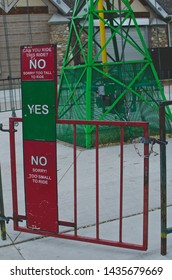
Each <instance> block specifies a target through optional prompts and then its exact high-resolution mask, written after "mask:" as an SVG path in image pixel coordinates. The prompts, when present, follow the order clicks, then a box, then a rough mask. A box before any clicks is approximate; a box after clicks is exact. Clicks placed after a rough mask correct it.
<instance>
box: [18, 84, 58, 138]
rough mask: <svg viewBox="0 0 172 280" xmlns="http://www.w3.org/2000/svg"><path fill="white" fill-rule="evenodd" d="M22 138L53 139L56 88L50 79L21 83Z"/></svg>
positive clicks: (54, 134) (54, 135)
mask: <svg viewBox="0 0 172 280" xmlns="http://www.w3.org/2000/svg"><path fill="white" fill-rule="evenodd" d="M22 92H23V93H24V94H23V96H22V107H23V138H24V140H40V141H55V139H56V103H55V100H56V90H55V84H54V82H52V81H46V82H43V81H34V82H23V83H22Z"/></svg>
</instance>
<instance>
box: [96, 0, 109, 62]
mask: <svg viewBox="0 0 172 280" xmlns="http://www.w3.org/2000/svg"><path fill="white" fill-rule="evenodd" d="M103 1H104V0H99V2H98V10H99V11H103ZM99 16H100V17H101V18H102V19H104V13H103V12H100V13H99ZM99 24H100V43H101V47H102V48H103V47H104V45H105V44H106V31H105V24H104V22H103V21H102V20H101V19H99ZM102 62H103V63H106V62H107V50H106V48H104V49H103V51H102Z"/></svg>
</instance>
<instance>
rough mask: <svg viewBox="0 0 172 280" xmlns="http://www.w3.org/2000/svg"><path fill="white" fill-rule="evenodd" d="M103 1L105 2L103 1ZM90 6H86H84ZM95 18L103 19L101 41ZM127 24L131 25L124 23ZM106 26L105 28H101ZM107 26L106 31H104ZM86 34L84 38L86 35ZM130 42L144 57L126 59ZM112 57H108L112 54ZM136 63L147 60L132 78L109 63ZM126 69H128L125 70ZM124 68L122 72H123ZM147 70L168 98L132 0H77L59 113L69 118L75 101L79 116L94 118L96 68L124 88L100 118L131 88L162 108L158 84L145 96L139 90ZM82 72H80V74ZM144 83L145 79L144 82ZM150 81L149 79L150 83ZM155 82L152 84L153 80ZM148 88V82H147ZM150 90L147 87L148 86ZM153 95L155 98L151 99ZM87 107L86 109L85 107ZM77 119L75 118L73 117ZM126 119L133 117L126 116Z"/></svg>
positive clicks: (65, 58) (102, 75) (61, 116)
mask: <svg viewBox="0 0 172 280" xmlns="http://www.w3.org/2000/svg"><path fill="white" fill-rule="evenodd" d="M99 3H101V4H100V5H99ZM85 6H86V7H87V9H85V10H83V8H84V7H85ZM102 6H103V9H101V10H100V7H102ZM94 20H97V21H99V25H100V35H101V37H102V40H101V43H100V44H99V42H98V41H97V40H96V35H97V30H96V29H95V28H94ZM132 23H134V26H135V29H136V32H137V34H138V37H139V39H140V44H141V46H139V45H138V43H137V42H136V41H134V39H133V38H132V37H131V36H130V28H131V27H132V26H133V25H132ZM125 25H127V29H125V28H124V26H125ZM101 26H102V28H101ZM105 27H108V28H109V29H110V30H111V36H110V38H108V39H107V40H106V34H105ZM103 30H104V31H103ZM117 36H119V37H120V38H121V41H122V42H123V43H122V52H121V54H120V47H119V46H118V43H117ZM83 38H84V39H83ZM110 42H113V46H114V55H113V57H112V55H110V54H109V53H108V51H107V46H108V44H109V43H110ZM127 44H130V45H131V46H132V47H133V48H134V51H136V53H141V54H142V56H143V59H140V60H132V61H126V60H125V48H126V47H127ZM93 45H96V46H98V48H99V51H98V53H97V54H95V53H94V48H93ZM100 56H102V62H99V63H98V62H97V60H98V58H99V57H100ZM109 57H110V59H111V60H112V61H108V58H109ZM136 63H140V64H143V67H141V69H140V70H138V71H137V72H136V73H135V76H134V78H133V79H131V81H130V82H128V81H126V80H125V79H126V78H125V73H120V75H121V77H123V78H122V79H121V78H120V79H119V78H118V77H114V75H112V74H111V73H110V72H109V71H108V67H116V68H120V66H124V65H126V66H127V64H131V65H133V67H134V65H135V64H136ZM71 70H73V73H74V75H75V71H77V70H80V76H79V77H78V80H77V82H76V84H75V86H74V85H72V83H71V82H70V79H71V74H70V75H68V71H71ZM123 71H124V70H123ZM123 71H122V72H123ZM147 71H151V72H152V76H153V77H154V81H152V82H153V84H154V87H155V88H156V89H157V90H158V91H159V93H160V96H161V98H160V99H161V100H165V95H164V91H163V88H162V85H161V83H160V81H159V78H158V76H157V73H156V70H155V67H154V65H153V62H152V59H151V56H150V54H149V51H148V49H147V46H146V43H145V41H144V39H143V36H142V33H141V31H140V28H139V26H138V24H137V21H136V19H135V16H134V13H133V11H132V9H131V6H130V1H129V0H121V1H116V0H115V1H113V0H112V1H109V0H104V1H102V0H90V1H85V0H82V1H81V0H76V1H75V6H74V11H73V16H72V19H71V25H70V31H69V38H68V44H67V48H66V54H65V57H64V63H63V67H62V74H61V78H60V84H59V91H58V92H59V93H58V95H59V96H58V99H59V107H58V117H59V118H60V119H63V118H67V117H66V116H65V113H66V112H67V110H69V109H68V106H69V104H71V103H72V104H73V106H75V107H76V111H77V112H78V116H79V118H80V119H86V120H91V119H92V111H91V107H92V106H91V105H92V104H91V102H92V98H93V95H94V92H93V87H94V86H95V83H96V81H95V79H94V77H93V72H95V73H98V75H100V76H101V77H102V81H103V80H105V83H107V81H109V82H110V83H112V84H116V85H117V86H118V87H120V88H121V93H120V95H119V96H118V97H117V98H116V99H115V101H114V102H113V103H112V104H111V105H110V106H109V107H108V108H107V109H106V111H105V112H103V113H102V115H101V116H100V118H99V119H101V120H105V119H106V116H107V115H108V114H110V112H111V111H112V110H113V109H114V108H115V106H116V105H117V104H118V103H119V102H120V101H122V100H123V98H124V97H125V96H127V94H128V93H129V92H130V93H131V94H132V95H133V96H135V97H137V98H138V99H139V100H141V101H143V102H145V103H146V104H147V105H148V106H150V107H152V108H153V109H155V110H156V111H158V104H157V102H155V99H156V97H155V95H154V93H155V88H154V89H153V90H152V94H150V95H149V96H148V97H144V96H143V95H142V94H141V93H140V92H139V91H138V90H137V87H136V85H137V83H139V80H140V79H141V77H142V76H144V75H146V72H147ZM78 75H79V74H78ZM84 75H85V87H84V92H81V93H80V95H81V96H82V95H84V96H85V111H84V116H83V111H81V108H80V104H79V98H78V100H77V97H76V92H77V89H79V87H80V82H81V80H82V79H83V76H84ZM143 83H144V82H143ZM149 83H150V81H147V84H148V85H149ZM63 84H66V85H67V87H68V88H67V89H64V87H63ZM150 86H151V84H150ZM145 88H146V84H145ZM64 90H68V92H69V96H68V98H67V100H65V102H64V104H63V102H62V101H61V97H63V93H64ZM145 91H146V89H145ZM150 99H151V100H150ZM82 110H83V109H82ZM168 114H169V118H171V119H172V115H171V112H170V111H168ZM118 117H119V119H120V120H124V116H122V115H121V114H118ZM72 119H73V118H72ZM125 120H126V121H128V120H129V119H128V118H127V117H126V118H125ZM137 121H139V120H137ZM90 131H91V128H90V127H87V131H86V146H87V147H90V141H91V132H90Z"/></svg>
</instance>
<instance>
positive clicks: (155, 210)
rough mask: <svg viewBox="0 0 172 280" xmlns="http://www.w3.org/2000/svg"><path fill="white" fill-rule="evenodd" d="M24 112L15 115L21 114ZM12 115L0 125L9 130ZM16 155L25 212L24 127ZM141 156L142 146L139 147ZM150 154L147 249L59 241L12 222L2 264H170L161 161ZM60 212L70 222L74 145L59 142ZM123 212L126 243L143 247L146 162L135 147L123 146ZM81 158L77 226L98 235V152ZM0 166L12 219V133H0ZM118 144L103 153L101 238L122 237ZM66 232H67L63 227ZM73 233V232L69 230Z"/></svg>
mask: <svg viewBox="0 0 172 280" xmlns="http://www.w3.org/2000/svg"><path fill="white" fill-rule="evenodd" d="M20 113H21V112H17V115H18V116H20ZM10 114H11V113H10V112H9V113H1V114H0V123H3V126H4V128H8V118H9V117H10ZM17 130H18V132H17V134H16V151H17V170H18V187H19V189H20V191H19V196H20V197H19V202H20V209H21V212H22V211H24V198H23V153H22V128H21V124H19V126H18V127H17ZM137 147H138V149H139V151H140V153H142V144H138V146H137ZM153 148H154V151H155V152H156V153H157V155H155V154H151V156H150V173H149V232H148V236H149V238H148V239H149V240H148V250H147V251H138V250H132V249H124V248H117V247H111V246H105V245H96V244H90V243H85V242H79V241H71V240H66V239H61V238H54V237H44V236H40V235H33V234H29V233H21V232H18V231H14V230H13V222H12V221H10V222H9V223H8V224H7V225H6V229H7V239H6V240H5V241H2V240H0V260H88V259H89V260H171V259H172V234H171V235H170V234H169V235H168V239H167V241H168V242H167V255H166V256H162V255H161V254H160V247H161V245H160V234H161V232H160V158H159V146H158V145H156V144H155V145H154V147H153ZM171 149H172V139H168V145H167V179H168V192H167V196H168V199H167V201H168V207H167V213H168V227H172V219H171V217H172V172H171V167H172V153H171ZM57 153H58V156H57V160H58V166H57V169H58V182H59V186H58V188H59V213H60V217H61V218H62V219H64V220H72V214H71V213H72V209H73V203H72V200H73V191H72V188H71V181H72V176H73V157H72V147H71V146H70V145H67V144H64V143H62V142H60V143H58V151H57ZM124 155H125V157H124V208H123V216H124V223H123V239H124V240H125V241H126V242H131V243H140V242H141V239H142V206H143V205H142V201H143V158H142V157H139V155H138V154H137V153H136V151H135V149H134V147H133V144H126V145H125V146H124ZM77 158H78V186H79V187H78V188H79V189H78V227H79V228H80V230H79V234H81V235H85V236H89V237H93V236H94V235H95V215H94V213H95V192H94V185H95V150H94V149H91V150H86V149H82V148H78V149H77ZM0 163H1V170H2V184H3V193H4V204H5V214H6V216H11V215H12V201H11V200H12V199H11V175H10V155H9V134H8V133H7V132H6V133H5V132H0ZM119 180H120V179H119V146H118V145H115V146H109V147H103V148H101V149H100V221H101V226H100V231H101V236H102V237H103V238H108V239H110V240H112V239H113V238H114V237H115V238H117V237H118V226H119V219H118V217H119V188H118V185H119ZM61 230H62V231H63V230H66V229H64V228H62V229H61ZM68 230H69V233H70V232H71V231H72V229H70V228H69V229H68Z"/></svg>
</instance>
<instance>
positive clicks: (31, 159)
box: [24, 140, 58, 232]
mask: <svg viewBox="0 0 172 280" xmlns="http://www.w3.org/2000/svg"><path fill="white" fill-rule="evenodd" d="M24 155H25V156H24V173H25V174H24V175H25V176H24V177H25V195H26V217H27V227H28V228H32V229H37V230H38V229H40V230H45V231H50V232H57V228H58V225H57V221H58V213H57V172H56V143H55V142H41V141H30V140H25V141H24Z"/></svg>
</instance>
